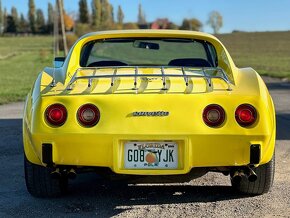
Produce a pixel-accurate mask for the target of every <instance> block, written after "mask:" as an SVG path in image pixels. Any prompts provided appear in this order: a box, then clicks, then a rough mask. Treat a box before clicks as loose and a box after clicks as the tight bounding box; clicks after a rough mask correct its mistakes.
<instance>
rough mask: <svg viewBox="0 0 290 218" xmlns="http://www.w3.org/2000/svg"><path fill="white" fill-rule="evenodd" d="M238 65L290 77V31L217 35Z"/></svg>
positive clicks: (273, 74)
mask: <svg viewBox="0 0 290 218" xmlns="http://www.w3.org/2000/svg"><path fill="white" fill-rule="evenodd" d="M217 37H218V38H219V39H220V40H221V41H222V42H223V44H224V45H225V46H226V48H227V49H228V50H229V53H230V54H231V56H232V58H233V59H234V62H235V64H236V65H237V66H238V67H252V68H254V69H255V70H256V71H257V72H258V73H259V74H261V75H268V76H273V77H280V78H283V77H287V78H289V79H290V31H288V32H260V33H232V34H223V35H217Z"/></svg>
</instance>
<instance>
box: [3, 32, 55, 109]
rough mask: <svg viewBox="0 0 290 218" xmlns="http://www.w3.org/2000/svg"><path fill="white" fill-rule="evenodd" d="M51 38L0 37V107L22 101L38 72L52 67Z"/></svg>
mask: <svg viewBox="0 0 290 218" xmlns="http://www.w3.org/2000/svg"><path fill="white" fill-rule="evenodd" d="M52 43H53V38H52V37H50V36H46V37H39V36H38V37H1V38H0V104H4V103H8V102H15V101H22V100H24V99H25V96H26V95H27V93H28V91H29V90H30V88H31V87H32V85H33V82H34V81H35V79H36V77H37V75H38V73H39V72H40V71H41V70H42V69H43V68H44V67H45V66H51V65H52V59H53V53H52Z"/></svg>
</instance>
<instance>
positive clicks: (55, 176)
mask: <svg viewBox="0 0 290 218" xmlns="http://www.w3.org/2000/svg"><path fill="white" fill-rule="evenodd" d="M50 176H51V178H53V179H59V178H60V176H61V174H60V172H59V169H56V170H55V171H52V172H51V173H50Z"/></svg>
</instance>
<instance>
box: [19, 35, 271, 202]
mask: <svg viewBox="0 0 290 218" xmlns="http://www.w3.org/2000/svg"><path fill="white" fill-rule="evenodd" d="M274 142H275V119H274V109H273V103H272V100H271V97H270V96H269V94H268V91H267V89H266V87H265V84H264V83H263V81H262V80H261V78H260V77H259V76H258V75H257V73H256V72H254V71H253V70H252V69H237V68H236V67H235V66H234V65H233V62H232V60H231V59H230V56H229V55H228V53H227V51H226V50H225V49H224V47H223V46H222V44H221V43H220V42H219V41H218V40H216V39H215V38H213V37H211V36H209V35H206V34H199V33H191V32H174V31H167V32H154V31H153V32H142V31H140V32H137V33H136V32H113V33H112V32H109V33H103V34H100V35H98V34H95V35H94V34H92V35H88V36H85V37H83V38H82V39H80V40H79V41H78V42H77V43H76V44H75V46H74V47H73V49H72V50H71V52H70V54H69V56H68V57H67V58H66V62H65V63H64V66H63V67H62V70H61V71H59V74H56V71H55V69H49V68H46V69H45V70H44V71H43V72H42V73H41V74H40V75H39V77H38V80H37V82H36V84H35V87H34V90H33V92H32V93H31V96H28V100H27V103H26V113H25V119H24V148H25V155H26V182H27V187H28V190H29V192H30V193H31V194H33V195H34V196H44V197H47V196H55V195H59V194H60V193H61V192H62V191H63V190H64V189H65V187H66V184H67V179H68V178H69V177H73V176H75V174H76V173H77V172H79V171H82V169H84V168H85V169H88V168H89V169H92V170H96V171H97V172H101V171H102V170H103V169H109V171H111V172H112V173H114V174H117V175H120V174H121V175H132V176H134V175H135V176H137V175H138V176H148V175H151V176H153V175H154V176H156V177H160V176H161V178H162V176H169V175H170V176H176V177H174V178H176V181H177V180H180V179H182V178H183V177H184V178H186V179H187V178H188V176H189V177H190V178H192V177H194V176H193V175H195V176H196V174H199V175H203V174H204V173H206V172H207V171H218V172H223V173H224V174H230V175H231V178H232V182H233V185H234V187H236V188H237V189H239V190H240V191H242V192H246V193H252V194H261V193H264V192H267V191H268V190H269V189H270V187H271V183H272V180H273V178H272V177H271V178H265V176H264V174H265V173H268V172H269V171H271V170H273V158H272V157H273V152H274ZM34 168H35V169H37V170H31V169H34ZM264 168H265V169H264ZM100 169H101V170H100ZM32 172H33V173H32ZM35 172H39V173H40V174H41V175H42V176H41V178H44V179H45V181H46V182H48V181H50V182H49V183H48V184H50V187H51V190H50V191H48V189H46V190H44V189H42V188H41V187H39V186H40V184H41V182H42V181H40V180H37V179H32V178H35V177H38V176H37V175H36V174H35ZM106 172H107V171H106ZM271 175H272V174H271ZM55 177H56V178H55ZM186 179H184V180H186ZM149 180H150V179H149ZM152 180H154V179H153V177H152ZM266 183H267V184H268V183H269V184H268V185H266ZM262 186H263V187H262ZM249 187H251V191H249V190H250V189H249Z"/></svg>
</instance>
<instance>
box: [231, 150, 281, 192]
mask: <svg viewBox="0 0 290 218" xmlns="http://www.w3.org/2000/svg"><path fill="white" fill-rule="evenodd" d="M253 170H254V171H255V173H256V174H257V180H256V181H255V182H250V181H249V180H248V179H247V178H246V177H243V178H242V180H241V181H240V182H236V183H235V182H233V179H232V178H231V183H232V186H233V188H234V189H235V190H237V191H238V192H240V193H244V194H250V195H261V194H264V193H267V192H268V191H269V190H270V189H271V187H272V185H273V181H274V173H275V154H274V155H273V157H272V159H271V161H270V162H268V163H266V164H263V165H261V166H259V167H257V168H254V169H253Z"/></svg>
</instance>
